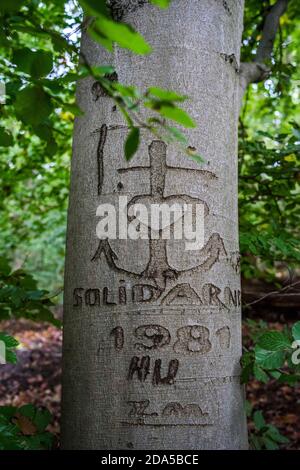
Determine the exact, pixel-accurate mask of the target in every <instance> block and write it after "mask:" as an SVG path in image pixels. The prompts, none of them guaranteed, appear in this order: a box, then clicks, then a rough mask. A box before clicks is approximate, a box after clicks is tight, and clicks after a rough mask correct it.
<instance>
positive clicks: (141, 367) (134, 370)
mask: <svg viewBox="0 0 300 470" xmlns="http://www.w3.org/2000/svg"><path fill="white" fill-rule="evenodd" d="M151 362H152V361H151V358H150V356H142V357H138V356H133V358H132V359H131V361H130V364H129V371H128V376H127V378H128V380H133V379H134V378H137V379H138V380H139V381H140V382H145V380H146V379H147V376H148V375H149V374H150V372H151ZM178 367H179V361H178V360H177V359H172V360H171V361H170V362H169V364H168V371H167V374H166V375H165V376H164V377H163V376H162V371H161V369H162V361H161V359H156V360H155V361H154V365H153V368H152V383H153V385H172V384H173V383H174V380H175V377H176V374H177V372H178Z"/></svg>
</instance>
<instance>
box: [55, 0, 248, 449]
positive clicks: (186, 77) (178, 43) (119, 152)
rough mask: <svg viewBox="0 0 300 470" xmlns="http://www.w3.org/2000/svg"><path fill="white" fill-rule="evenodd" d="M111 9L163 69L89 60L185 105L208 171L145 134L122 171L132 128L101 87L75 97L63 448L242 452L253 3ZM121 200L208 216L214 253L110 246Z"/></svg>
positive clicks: (92, 50)
mask: <svg viewBox="0 0 300 470" xmlns="http://www.w3.org/2000/svg"><path fill="white" fill-rule="evenodd" d="M111 3H114V4H115V5H116V4H117V7H118V15H120V13H121V16H122V17H123V18H124V20H126V21H128V22H129V23H131V24H132V25H133V26H134V27H135V28H136V29H137V30H139V31H140V32H141V33H142V34H143V35H144V36H145V37H146V39H147V40H148V41H149V42H150V43H151V44H152V46H153V53H152V54H151V55H150V56H146V57H144V56H135V55H132V54H131V53H129V52H128V51H126V50H121V49H118V48H116V49H115V51H114V54H113V58H112V57H111V56H109V55H108V54H107V53H106V52H105V51H104V50H103V49H102V48H101V47H100V46H98V45H97V44H95V43H93V42H92V41H91V40H90V39H89V38H88V37H86V36H85V35H84V36H83V39H82V51H83V53H84V55H85V57H86V58H87V60H88V61H89V63H90V64H103V63H112V62H113V63H114V65H115V67H116V70H117V74H118V79H119V81H120V82H121V83H128V84H136V85H137V86H139V87H140V88H142V89H146V88H147V87H149V86H160V87H164V88H168V89H173V90H176V91H178V92H181V93H182V94H187V95H188V96H189V97H190V100H189V102H188V104H187V105H186V109H187V111H188V112H189V113H190V114H191V116H192V117H193V118H194V120H195V121H196V123H197V128H195V129H192V130H189V131H187V136H188V138H189V143H190V145H191V146H194V147H196V149H197V151H198V152H199V153H200V154H201V155H203V157H204V158H205V160H206V163H205V164H203V165H201V166H199V165H197V164H196V163H194V162H193V161H191V160H189V159H188V157H186V155H184V154H183V153H182V152H181V151H180V150H179V149H178V147H177V146H176V145H173V144H172V145H171V144H168V145H166V144H165V143H164V142H161V141H160V140H159V139H157V138H154V137H153V136H152V135H151V134H149V133H147V132H144V131H143V132H142V134H143V139H142V143H141V145H140V148H139V151H138V154H137V155H136V156H135V157H134V159H133V161H132V162H130V163H126V162H125V160H124V155H123V144H124V139H125V136H126V134H127V131H128V129H127V128H126V126H125V123H124V121H123V120H122V117H121V116H120V115H119V113H118V112H117V111H116V110H115V107H114V106H113V103H112V101H111V99H110V98H108V97H107V96H99V95H103V94H102V93H101V92H100V93H95V91H97V85H95V84H94V82H93V80H92V79H85V80H83V81H81V82H80V83H79V84H78V90H77V98H78V103H79V105H80V107H81V108H82V109H83V110H84V111H85V114H84V116H82V117H80V118H77V119H76V123H75V130H74V144H73V159H72V177H71V193H70V205H69V216H68V235H67V257H66V270H65V300H64V302H65V306H64V345H63V418H62V436H63V448H65V449H126V448H129V449H244V448H247V433H246V421H245V414H244V410H243V399H244V396H243V388H242V387H241V385H240V377H239V375H240V365H239V360H240V357H241V315H240V274H239V248H238V221H237V218H238V216H237V121H238V109H239V102H238V88H239V76H238V73H237V70H238V62H239V55H240V41H241V32H242V18H243V1H241V0H232V1H229V0H227V1H226V2H224V1H221V0H201V1H199V0H174V1H173V2H172V3H171V6H170V8H169V9H167V10H159V9H158V8H155V7H154V6H152V5H149V4H148V3H146V2H143V3H144V4H143V5H142V6H138V7H137V8H133V6H137V5H133V3H134V2H128V1H126V2H125V1H124V2H120V1H119V2H111ZM135 3H136V4H137V3H141V2H135ZM128 4H131V8H129V9H128V10H126V8H125V9H124V10H122V6H123V5H125V6H126V7H128ZM120 6H121V9H120ZM120 195H123V196H124V195H126V196H127V197H128V202H129V204H130V203H131V204H132V202H133V201H134V202H139V201H145V200H146V202H147V203H149V202H150V203H151V202H158V201H159V202H172V203H173V202H176V201H178V200H179V199H180V200H181V201H182V200H186V201H195V200H196V201H203V202H204V204H205V208H206V210H205V214H206V216H205V245H204V247H203V248H202V249H201V250H199V251H193V252H191V251H186V250H185V249H184V247H185V245H184V241H178V240H170V241H162V240H151V241H150V242H149V241H147V240H137V241H132V240H113V241H112V240H106V241H101V242H99V240H98V239H97V236H96V224H97V222H98V218H97V217H96V208H97V206H98V205H99V204H100V203H106V202H111V203H113V204H115V206H116V208H117V207H118V200H119V196H120Z"/></svg>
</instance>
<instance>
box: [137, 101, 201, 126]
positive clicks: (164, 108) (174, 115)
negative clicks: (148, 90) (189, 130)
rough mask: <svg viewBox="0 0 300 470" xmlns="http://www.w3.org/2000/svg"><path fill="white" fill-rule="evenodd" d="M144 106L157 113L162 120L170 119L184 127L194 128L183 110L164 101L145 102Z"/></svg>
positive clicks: (193, 124) (192, 122)
mask: <svg viewBox="0 0 300 470" xmlns="http://www.w3.org/2000/svg"><path fill="white" fill-rule="evenodd" d="M145 106H146V107H147V108H150V109H153V110H154V111H157V112H158V113H159V114H161V116H163V117H164V118H167V119H172V120H173V121H176V122H178V123H179V124H181V125H182V126H184V127H196V124H195V123H194V121H193V120H192V118H191V117H190V116H189V115H188V114H187V113H186V112H185V111H183V109H181V108H178V107H177V106H173V105H171V104H170V103H167V102H165V101H146V102H145Z"/></svg>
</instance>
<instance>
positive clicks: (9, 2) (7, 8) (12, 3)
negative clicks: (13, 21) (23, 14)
mask: <svg viewBox="0 0 300 470" xmlns="http://www.w3.org/2000/svg"><path fill="white" fill-rule="evenodd" d="M23 3H24V2H23V0H1V10H2V11H3V12H5V13H11V12H14V11H17V10H19V9H20V8H21V6H22V4H23Z"/></svg>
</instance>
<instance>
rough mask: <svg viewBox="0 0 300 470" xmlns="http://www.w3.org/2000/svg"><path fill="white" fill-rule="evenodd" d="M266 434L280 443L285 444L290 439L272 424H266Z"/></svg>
mask: <svg viewBox="0 0 300 470" xmlns="http://www.w3.org/2000/svg"><path fill="white" fill-rule="evenodd" d="M266 435H267V436H269V437H270V438H271V439H272V440H273V441H275V442H279V443H280V444H287V443H288V442H290V440H289V439H288V438H287V437H285V436H283V435H282V434H281V433H280V432H279V430H278V429H277V428H276V427H275V426H273V425H272V424H269V425H268V430H267V432H266Z"/></svg>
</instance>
